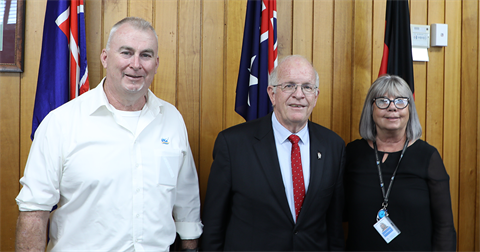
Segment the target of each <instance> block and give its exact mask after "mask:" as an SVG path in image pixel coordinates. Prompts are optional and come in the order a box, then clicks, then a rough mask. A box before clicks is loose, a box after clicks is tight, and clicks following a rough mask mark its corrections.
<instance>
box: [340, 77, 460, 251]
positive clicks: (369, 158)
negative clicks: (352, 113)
mask: <svg viewBox="0 0 480 252" xmlns="http://www.w3.org/2000/svg"><path fill="white" fill-rule="evenodd" d="M421 134H422V128H421V125H420V122H419V120H418V115H417V112H416V109H415V103H414V101H413V95H412V92H411V91H410V88H409V87H408V84H407V83H406V82H405V81H404V80H403V79H401V78H400V77H398V76H394V75H384V76H381V77H379V78H378V79H377V80H376V81H375V82H374V83H373V84H372V86H371V87H370V89H369V91H368V94H367V97H366V99H365V103H364V107H363V111H362V116H361V119H360V135H361V136H362V139H359V140H355V141H353V142H351V143H349V144H348V145H347V149H346V156H347V162H346V168H345V194H346V201H345V204H346V205H345V214H346V221H348V236H347V250H351V251H455V250H456V233H455V227H454V224H453V214H452V207H451V199H450V188H449V176H448V174H447V172H446V170H445V167H444V165H443V161H442V158H441V157H440V154H439V153H438V151H437V149H436V148H435V147H433V146H431V145H429V144H428V143H426V142H425V141H423V140H421V139H420V137H421ZM377 161H378V162H377ZM377 163H378V164H377ZM382 183H383V188H382V187H381V184H382ZM384 216H386V217H384ZM377 222H378V223H377ZM375 224H376V225H375ZM374 225H375V226H377V228H378V231H377V229H376V228H375V227H374ZM395 226H396V228H397V229H395ZM387 227H391V228H387ZM387 242H388V243H387Z"/></svg>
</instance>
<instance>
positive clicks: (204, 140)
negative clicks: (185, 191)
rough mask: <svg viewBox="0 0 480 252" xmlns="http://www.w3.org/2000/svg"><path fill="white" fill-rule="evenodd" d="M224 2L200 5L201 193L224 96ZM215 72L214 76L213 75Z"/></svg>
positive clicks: (213, 1) (209, 2)
mask: <svg viewBox="0 0 480 252" xmlns="http://www.w3.org/2000/svg"><path fill="white" fill-rule="evenodd" d="M224 13H225V2H224V1H223V0H209V1H204V2H203V11H202V24H203V25H202V27H203V30H202V57H201V58H202V61H201V65H202V68H201V71H202V75H201V84H202V85H201V91H200V105H201V110H200V113H201V115H200V118H201V119H200V132H201V134H200V160H199V162H198V163H199V174H198V175H199V178H200V189H201V190H200V191H201V195H202V199H203V196H204V195H205V192H206V189H207V181H208V175H209V173H210V165H211V164H212V161H213V158H212V150H213V145H214V143H215V139H216V137H217V134H218V132H220V131H221V130H222V129H223V128H222V127H223V117H222V116H221V115H224V107H223V102H224V101H223V95H224V85H223V81H224V67H223V66H224V43H223V41H224V27H223V24H224V21H225V20H224V19H225V15H224ZM212 73H215V74H212Z"/></svg>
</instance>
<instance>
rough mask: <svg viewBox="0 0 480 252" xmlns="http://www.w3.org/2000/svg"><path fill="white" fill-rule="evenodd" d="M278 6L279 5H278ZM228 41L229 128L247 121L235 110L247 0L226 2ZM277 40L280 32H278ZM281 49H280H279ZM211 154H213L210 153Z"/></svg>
mask: <svg viewBox="0 0 480 252" xmlns="http://www.w3.org/2000/svg"><path fill="white" fill-rule="evenodd" d="M277 7H278V6H277ZM225 8H226V10H225V12H226V14H225V15H226V24H225V27H226V28H225V32H226V36H225V37H226V41H225V61H224V64H225V68H226V69H225V79H224V91H225V93H224V95H223V97H224V106H225V109H224V111H223V112H224V118H225V122H224V126H223V128H228V127H231V126H233V125H236V124H239V123H242V122H245V119H243V117H241V116H240V115H239V114H237V113H236V112H235V95H236V89H237V80H238V71H239V66H240V58H241V55H242V44H243V31H244V26H245V15H246V11H247V0H229V1H226V3H225ZM277 40H279V39H278V32H277ZM278 50H280V49H278ZM210 156H211V155H210Z"/></svg>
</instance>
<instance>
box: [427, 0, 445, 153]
mask: <svg viewBox="0 0 480 252" xmlns="http://www.w3.org/2000/svg"><path fill="white" fill-rule="evenodd" d="M444 8H445V3H444V1H443V0H429V1H428V13H427V15H428V24H433V23H444V19H445V18H444V15H445V14H444V13H445V10H444ZM444 54H445V53H444V48H443V47H438V46H431V47H430V49H429V52H428V56H429V58H430V61H429V62H428V65H427V75H428V76H429V77H428V79H427V104H426V107H427V108H428V109H427V118H426V123H425V135H426V138H425V139H426V141H427V142H429V143H430V144H431V145H433V146H435V147H436V148H437V150H438V152H440V154H443V108H444V102H443V92H444V90H443V89H444V84H445V83H444V57H445V56H444Z"/></svg>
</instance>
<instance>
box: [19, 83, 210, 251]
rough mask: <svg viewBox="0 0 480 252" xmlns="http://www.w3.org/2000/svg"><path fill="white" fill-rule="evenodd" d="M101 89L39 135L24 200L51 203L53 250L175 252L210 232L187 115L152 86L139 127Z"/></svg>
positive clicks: (55, 114) (64, 110)
mask: <svg viewBox="0 0 480 252" xmlns="http://www.w3.org/2000/svg"><path fill="white" fill-rule="evenodd" d="M124 126H125V125H123V126H122V120H121V119H120V118H119V117H117V116H116V115H115V113H113V109H112V107H111V105H110V104H109V103H108V100H107V97H106V95H105V93H104V91H103V81H102V83H100V84H99V85H98V87H97V88H95V89H93V90H91V91H89V92H87V93H85V94H83V95H81V96H80V97H78V98H76V99H74V100H72V101H70V102H68V103H66V104H64V105H63V106H61V107H59V108H58V109H56V110H54V111H52V112H51V113H50V114H49V115H48V116H47V117H45V119H44V120H43V121H42V123H41V124H40V127H39V128H38V129H37V131H36V133H35V138H34V141H33V143H32V147H31V150H30V154H29V157H28V161H27V165H26V167H25V173H24V177H23V178H22V179H21V180H20V182H21V184H22V185H23V188H22V190H21V191H20V193H19V195H18V197H17V198H16V201H17V204H18V205H19V209H20V211H50V210H51V209H52V207H53V206H54V205H56V204H57V205H58V208H57V209H56V210H55V211H54V212H52V214H51V216H50V242H49V244H48V247H47V251H73V250H75V251H167V250H169V246H170V245H171V244H172V243H173V241H174V240H175V236H176V234H175V233H176V232H178V233H179V235H180V237H181V238H182V239H196V238H199V237H200V235H201V233H202V227H203V225H202V223H201V221H200V198H199V187H198V178H197V173H196V168H195V163H194V161H193V156H192V153H191V150H190V146H189V143H188V136H187V131H186V127H185V123H184V121H183V118H182V116H181V115H180V113H179V112H178V111H177V109H176V108H175V107H174V106H173V105H171V104H169V103H167V102H165V101H163V100H161V99H159V98H157V97H156V96H155V95H154V94H153V93H152V92H151V91H150V90H149V93H148V96H147V103H146V105H145V106H144V108H143V109H142V111H141V114H140V117H139V120H138V124H137V128H136V131H135V133H133V132H131V131H130V130H129V129H128V127H124Z"/></svg>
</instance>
